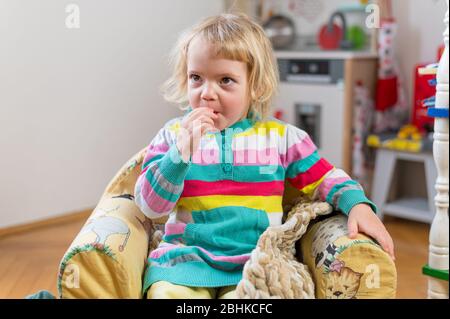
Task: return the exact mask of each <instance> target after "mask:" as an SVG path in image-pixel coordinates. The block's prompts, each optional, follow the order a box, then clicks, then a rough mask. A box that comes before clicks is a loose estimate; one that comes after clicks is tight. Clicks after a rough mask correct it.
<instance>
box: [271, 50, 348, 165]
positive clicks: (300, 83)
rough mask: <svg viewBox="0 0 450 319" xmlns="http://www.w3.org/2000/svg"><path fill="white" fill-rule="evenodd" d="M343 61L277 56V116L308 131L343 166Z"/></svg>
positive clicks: (322, 150) (324, 153)
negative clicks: (278, 79)
mask: <svg viewBox="0 0 450 319" xmlns="http://www.w3.org/2000/svg"><path fill="white" fill-rule="evenodd" d="M344 63H345V61H344V60H342V59H301V58H278V66H279V70H280V87H279V94H278V96H277V98H276V99H275V103H274V106H275V115H276V117H278V118H280V119H281V120H284V121H285V122H288V123H290V124H293V125H295V126H297V127H299V128H301V129H303V130H304V131H306V132H307V133H308V134H309V135H310V136H311V139H312V140H313V141H314V143H315V144H316V146H317V147H318V148H319V154H320V155H321V156H323V157H325V158H326V159H327V160H328V161H330V162H331V163H332V164H333V165H335V166H336V167H342V168H344V167H343V166H344V154H343V153H344V144H345V143H344V137H345V135H346V134H345V132H344V130H345V128H344V117H345V108H344ZM346 147H348V146H346Z"/></svg>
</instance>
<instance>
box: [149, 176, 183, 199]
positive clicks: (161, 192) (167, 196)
mask: <svg viewBox="0 0 450 319" xmlns="http://www.w3.org/2000/svg"><path fill="white" fill-rule="evenodd" d="M145 178H146V179H147V181H148V182H149V183H150V185H151V186H152V188H153V190H154V191H155V193H156V194H158V195H159V196H160V197H162V198H164V199H165V200H167V201H169V202H172V203H175V202H177V200H178V199H179V197H180V194H174V193H171V192H168V191H166V190H165V189H164V188H162V187H161V186H160V185H159V184H158V181H157V180H156V178H155V176H154V175H153V172H152V170H151V169H149V170H148V171H147V172H146V174H145Z"/></svg>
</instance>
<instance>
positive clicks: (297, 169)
mask: <svg viewBox="0 0 450 319" xmlns="http://www.w3.org/2000/svg"><path fill="white" fill-rule="evenodd" d="M320 158H321V157H320V155H319V153H317V151H315V152H314V153H312V154H311V155H309V156H308V157H305V158H302V159H299V160H298V161H295V162H293V163H291V164H289V166H288V168H287V169H286V177H287V178H295V177H296V176H297V175H298V174H299V173H304V172H306V171H308V170H309V169H310V168H311V167H312V166H313V165H314V164H316V163H317V162H318V161H319V160H320Z"/></svg>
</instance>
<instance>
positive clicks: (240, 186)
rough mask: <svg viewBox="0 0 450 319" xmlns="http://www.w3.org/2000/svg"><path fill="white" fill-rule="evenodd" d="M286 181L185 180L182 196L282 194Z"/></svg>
mask: <svg viewBox="0 0 450 319" xmlns="http://www.w3.org/2000/svg"><path fill="white" fill-rule="evenodd" d="M283 192H284V181H273V182H253V183H245V182H235V181H230V180H223V181H217V182H204V181H199V180H188V181H184V189H183V193H182V194H181V196H182V197H194V196H209V195H242V196H276V195H279V196H282V195H283Z"/></svg>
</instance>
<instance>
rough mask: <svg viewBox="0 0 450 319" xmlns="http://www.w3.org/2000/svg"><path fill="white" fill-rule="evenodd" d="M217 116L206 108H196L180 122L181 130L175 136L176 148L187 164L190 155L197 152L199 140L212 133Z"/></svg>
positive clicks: (214, 129)
mask: <svg viewBox="0 0 450 319" xmlns="http://www.w3.org/2000/svg"><path fill="white" fill-rule="evenodd" d="M217 118H218V115H217V114H214V111H213V110H212V109H210V108H208V107H198V108H196V109H194V110H193V111H192V112H191V113H189V115H188V116H186V118H184V119H183V121H182V122H181V129H180V131H179V133H178V135H177V143H176V145H177V148H178V151H179V152H180V154H181V157H182V158H183V160H184V161H185V162H188V161H189V159H190V157H191V155H192V154H194V152H195V151H196V150H197V148H198V146H199V144H200V138H201V137H202V136H203V135H205V133H207V132H214V131H217V129H216V128H215V126H214V119H217Z"/></svg>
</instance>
